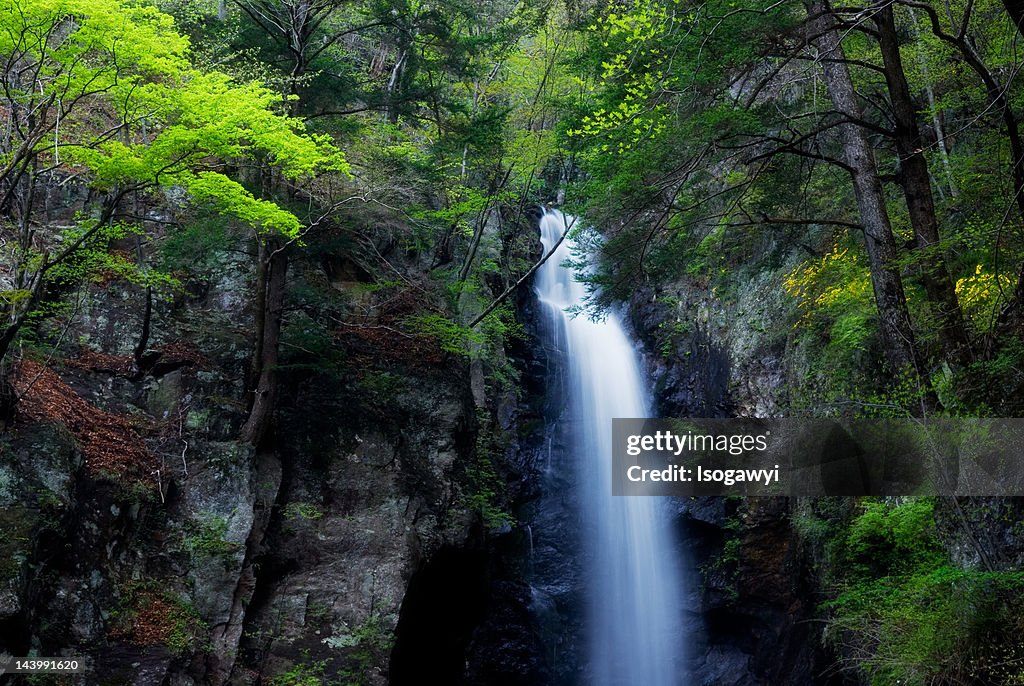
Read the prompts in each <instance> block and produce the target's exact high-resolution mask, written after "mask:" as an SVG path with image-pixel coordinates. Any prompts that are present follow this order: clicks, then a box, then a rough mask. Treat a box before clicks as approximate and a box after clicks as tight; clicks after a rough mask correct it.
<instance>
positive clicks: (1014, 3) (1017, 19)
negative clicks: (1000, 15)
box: [1003, 0, 1024, 36]
mask: <svg viewBox="0 0 1024 686" xmlns="http://www.w3.org/2000/svg"><path fill="white" fill-rule="evenodd" d="M1003 6H1004V7H1006V13H1007V14H1009V15H1010V19H1013V23H1014V24H1016V25H1017V30H1018V31H1019V32H1020V34H1021V35H1022V36H1024V0H1003Z"/></svg>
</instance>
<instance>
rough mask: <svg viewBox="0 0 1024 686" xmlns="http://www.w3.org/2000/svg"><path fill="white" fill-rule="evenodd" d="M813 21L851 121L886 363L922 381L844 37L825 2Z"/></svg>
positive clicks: (830, 79) (847, 128) (814, 7)
mask: <svg viewBox="0 0 1024 686" xmlns="http://www.w3.org/2000/svg"><path fill="white" fill-rule="evenodd" d="M807 9H808V14H809V16H810V17H811V18H812V20H811V22H810V24H811V25H810V26H809V27H808V28H809V32H810V34H811V35H813V36H815V38H814V39H813V41H812V44H813V45H814V46H815V47H816V48H817V49H818V52H819V53H820V55H821V56H822V57H827V58H828V59H826V60H822V63H821V68H822V71H823V73H824V77H825V83H826V85H827V87H828V91H829V95H830V97H831V99H832V104H833V105H834V106H835V108H836V110H838V111H839V112H841V113H843V114H845V115H847V116H848V117H849V118H850V119H851V120H852V121H851V122H849V123H846V124H843V125H842V126H841V127H840V131H841V134H842V138H843V149H844V150H843V153H844V157H845V160H844V161H845V163H846V165H847V166H848V167H849V171H850V175H851V176H852V178H853V188H854V193H855V195H856V198H857V207H858V209H859V210H860V216H861V223H862V224H863V226H864V241H865V244H866V246H867V253H868V261H869V263H870V266H871V285H872V288H873V290H874V294H875V306H876V307H877V309H878V320H879V328H880V330H881V336H882V344H883V345H884V346H885V355H886V359H887V360H888V362H889V365H890V367H892V370H893V372H894V373H900V372H903V371H904V370H906V369H907V368H908V367H910V368H912V369H913V370H914V371H916V372H917V373H918V375H920V373H921V370H922V365H921V363H920V361H919V356H918V350H917V344H916V342H915V339H914V332H913V329H912V328H911V325H910V314H909V312H908V311H907V298H906V294H905V292H904V290H903V282H902V280H901V279H900V273H899V271H898V269H897V267H896V265H895V260H896V239H895V237H894V236H893V233H892V225H891V224H890V222H889V215H888V212H887V211H886V207H885V196H884V194H883V192H882V182H881V180H880V179H879V178H878V168H877V165H876V162H875V155H874V150H873V149H872V146H871V142H870V141H869V140H868V137H867V132H866V131H865V130H864V129H863V128H862V127H860V126H858V125H857V124H855V123H853V121H857V120H860V119H863V116H862V113H861V108H860V105H859V103H858V102H857V95H856V92H855V91H854V87H853V79H852V78H851V77H850V70H849V68H848V67H847V65H846V62H844V59H845V55H844V53H843V48H842V45H841V44H840V39H839V33H838V32H837V31H836V29H835V28H830V24H831V22H832V16H831V7H830V5H829V3H828V2H827V1H826V0H818V1H816V2H811V3H809V4H808V5H807Z"/></svg>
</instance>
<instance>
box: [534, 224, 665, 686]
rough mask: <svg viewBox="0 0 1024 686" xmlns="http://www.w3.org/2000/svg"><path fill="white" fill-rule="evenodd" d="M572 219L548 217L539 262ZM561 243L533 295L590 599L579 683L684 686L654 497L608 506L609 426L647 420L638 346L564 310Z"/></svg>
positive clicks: (612, 326) (570, 289) (568, 289)
mask: <svg viewBox="0 0 1024 686" xmlns="http://www.w3.org/2000/svg"><path fill="white" fill-rule="evenodd" d="M573 221H574V219H573V218H572V217H568V216H566V215H563V214H562V213H561V212H559V211H551V210H549V211H547V212H545V214H544V216H543V217H542V219H541V222H540V227H541V240H542V241H543V243H544V249H545V253H546V252H547V251H549V250H551V247H552V246H553V245H554V244H555V243H556V242H557V241H558V239H559V237H560V236H561V235H562V233H563V231H564V230H565V227H566V224H568V225H569V226H570V227H571V226H572V222H573ZM570 255H571V245H570V241H569V239H566V240H565V241H563V242H562V244H561V245H560V246H559V248H558V250H557V251H556V252H555V253H554V254H553V255H552V256H551V258H549V259H548V261H547V262H546V263H545V264H544V265H543V266H542V267H541V268H540V270H539V271H538V273H537V280H536V291H537V297H538V299H539V300H540V302H541V304H542V308H543V310H544V313H545V316H547V317H548V320H549V321H548V323H549V325H550V330H551V331H552V335H553V336H554V337H555V339H556V341H555V343H556V344H557V345H559V346H561V347H563V348H564V350H563V352H564V353H565V357H566V359H567V361H566V364H567V365H568V366H569V372H568V375H567V379H566V386H567V388H566V393H567V394H568V398H567V416H564V417H563V421H569V422H571V423H572V427H571V429H570V431H569V434H570V444H571V450H570V453H571V454H572V456H573V458H574V459H575V461H576V463H577V464H576V472H575V473H576V475H577V476H576V487H577V488H578V489H580V492H579V498H578V502H579V509H580V510H581V512H579V516H580V518H581V526H580V530H581V531H582V532H584V533H583V536H584V541H583V544H584V551H585V553H586V558H585V559H586V565H585V566H584V568H583V570H582V578H583V579H584V580H585V582H586V585H587V591H588V596H589V597H588V613H587V615H586V619H585V631H586V633H587V641H588V655H587V668H586V670H585V672H586V674H588V676H589V679H588V681H589V683H590V684H592V685H593V686H681V684H683V683H684V678H683V676H682V671H681V665H683V663H684V661H683V658H684V649H685V647H684V645H683V643H684V642H683V633H682V631H681V615H682V601H681V598H682V596H683V594H682V593H681V588H680V586H681V585H682V583H683V578H682V575H681V573H680V569H679V565H678V561H677V549H676V546H675V543H674V541H673V539H672V536H671V531H670V530H669V528H668V523H667V517H665V516H664V513H663V511H662V510H663V508H662V505H663V503H662V502H661V501H660V499H658V498H654V497H621V496H620V497H615V496H612V486H611V458H612V455H611V451H612V448H611V446H612V418H614V417H646V416H647V415H648V412H649V409H648V398H647V394H646V392H645V390H644V386H643V382H642V377H641V374H640V365H639V360H638V359H637V354H636V350H635V346H634V345H633V343H632V342H631V341H630V340H629V338H628V337H627V336H626V333H625V331H624V330H623V328H622V325H621V323H620V321H619V319H618V318H617V317H616V316H615V315H614V314H609V315H608V316H607V318H605V319H604V320H603V321H599V322H595V321H592V320H590V319H589V318H588V317H587V316H586V315H583V314H581V315H579V316H576V317H573V316H571V315H570V314H568V313H566V311H565V310H566V308H568V307H571V306H573V305H578V304H580V303H581V302H582V301H583V298H584V296H585V294H586V290H585V287H584V286H583V284H581V283H579V282H578V281H576V280H575V278H574V276H573V273H572V272H571V271H570V270H569V269H567V268H565V267H563V266H562V263H563V262H564V261H565V260H566V259H567V258H569V257H570Z"/></svg>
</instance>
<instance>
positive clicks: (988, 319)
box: [956, 264, 1013, 333]
mask: <svg viewBox="0 0 1024 686" xmlns="http://www.w3.org/2000/svg"><path fill="white" fill-rule="evenodd" d="M1012 292H1013V279H1012V278H1011V277H1010V276H1009V275H1007V274H996V273H994V272H990V271H988V270H986V269H985V267H983V266H982V265H980V264H979V265H978V266H977V268H976V269H975V270H974V273H973V274H972V275H970V276H968V277H965V278H963V279H957V282H956V294H957V295H958V296H959V297H960V307H961V308H963V311H964V315H965V316H966V317H967V320H968V322H969V323H970V326H971V328H973V329H974V330H975V331H978V332H979V333H980V332H985V331H988V330H989V329H991V328H992V325H993V324H994V323H995V319H996V317H997V316H998V315H999V306H1000V304H1001V303H1003V302H1005V300H1006V298H1007V296H1008V295H1009V294H1010V293H1012Z"/></svg>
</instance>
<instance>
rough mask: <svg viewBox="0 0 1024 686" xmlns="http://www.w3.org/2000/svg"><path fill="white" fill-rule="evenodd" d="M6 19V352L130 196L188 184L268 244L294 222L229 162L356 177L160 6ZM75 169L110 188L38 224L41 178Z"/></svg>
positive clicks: (34, 8) (287, 234) (90, 0)
mask: <svg viewBox="0 0 1024 686" xmlns="http://www.w3.org/2000/svg"><path fill="white" fill-rule="evenodd" d="M0 25H2V29H3V38H2V39H0V40H3V42H2V43H0V55H2V56H3V57H4V59H5V64H6V75H5V76H6V78H5V81H4V83H5V85H6V88H5V91H4V97H5V103H6V106H5V110H6V112H5V114H6V116H7V118H8V122H7V123H8V124H9V127H8V130H9V131H12V132H13V133H12V136H11V137H9V138H8V139H7V141H6V142H5V143H6V146H5V148H4V151H3V152H4V157H3V158H2V159H3V162H4V167H3V171H2V172H0V188H2V189H3V191H4V193H5V204H4V209H5V211H6V214H7V216H9V217H11V218H12V219H13V220H15V222H16V224H17V226H18V227H19V233H18V241H17V242H16V244H15V247H14V249H13V250H12V251H11V257H12V258H13V261H14V263H15V270H14V272H15V279H14V283H13V284H12V288H8V289H6V291H5V297H4V302H3V307H4V328H3V330H2V333H0V358H2V356H3V355H5V354H6V353H7V352H8V350H9V348H10V345H11V343H12V342H13V341H14V339H15V337H16V336H17V334H18V331H19V329H20V328H21V327H22V326H23V325H24V324H25V322H26V320H27V319H28V317H29V315H30V314H31V313H32V312H33V310H34V309H35V308H36V306H37V305H38V303H39V301H40V299H41V298H42V297H43V295H44V293H45V290H46V286H47V283H48V276H49V274H50V273H51V272H52V271H53V270H54V269H55V268H56V267H58V266H59V265H62V264H65V263H68V262H69V261H71V260H73V259H74V258H75V257H76V256H78V255H79V254H80V253H81V251H82V250H83V249H84V248H85V247H87V246H88V245H90V243H91V242H93V241H94V240H96V239H98V238H101V237H102V232H103V230H104V229H105V228H106V227H108V226H110V224H111V223H112V221H114V219H115V218H116V216H117V213H118V208H119V205H120V204H121V202H122V200H123V199H124V198H125V197H126V196H127V195H128V194H130V193H139V192H147V191H154V190H156V189H159V188H180V189H182V190H184V191H185V192H187V194H188V196H189V197H190V198H191V200H192V202H195V203H202V204H206V205H209V206H211V207H213V208H214V209H216V210H217V211H218V212H221V213H224V214H227V215H230V216H232V217H234V218H236V219H237V220H238V221H240V222H242V223H243V224H245V225H247V226H249V227H250V228H251V229H252V231H253V233H254V235H255V236H256V237H257V240H258V241H260V242H262V241H267V240H274V238H272V237H275V236H279V237H281V239H282V240H285V241H295V240H297V238H298V237H299V235H300V233H301V232H302V230H303V226H302V224H301V222H300V221H299V219H298V218H297V217H296V216H295V215H294V214H293V213H292V212H290V211H288V210H287V209H285V208H283V207H282V206H281V205H279V204H278V203H275V202H273V201H270V200H264V199H261V198H258V197H256V195H254V194H253V192H251V191H250V190H248V189H247V188H245V187H244V186H243V185H242V184H241V183H240V182H239V181H237V180H235V179H232V178H231V177H230V176H229V175H228V173H226V171H227V169H226V168H225V163H228V164H233V165H238V164H240V163H241V162H243V161H244V160H249V161H257V162H259V163H260V164H268V165H270V166H271V167H272V168H274V169H276V170H277V173H278V174H279V175H280V176H281V178H283V179H284V180H285V181H286V182H288V183H290V184H294V185H298V186H306V187H308V186H309V182H310V180H311V179H313V178H314V177H316V176H317V175H318V174H323V173H336V174H342V175H344V174H346V173H347V170H348V166H347V163H346V161H345V158H344V156H343V155H342V154H341V152H340V151H339V150H337V149H336V148H335V147H334V146H333V145H332V144H331V142H330V141H329V140H328V139H326V138H325V137H322V136H314V135H309V134H307V133H305V132H304V125H303V124H302V122H300V121H298V120H295V119H291V118H288V117H285V116H282V115H280V114H277V113H275V112H274V108H275V106H276V105H277V103H278V102H279V97H278V96H277V95H276V94H275V93H273V92H272V91H270V90H268V89H266V88H263V87H261V86H258V85H256V84H237V83H234V82H233V81H232V80H231V79H230V78H228V77H227V76H226V75H224V74H220V73H217V72H211V73H201V72H199V71H197V70H195V69H194V68H192V67H191V65H190V64H189V62H188V44H187V41H186V40H185V39H183V38H182V37H181V36H180V35H178V34H177V33H176V32H175V31H174V27H173V22H172V20H171V18H170V17H168V16H167V15H164V14H161V13H159V12H157V11H156V10H154V9H152V8H146V7H142V6H137V5H134V4H131V3H125V2H121V0H59V1H58V0H53V1H52V2H45V3H40V2H29V1H28V0H11V11H10V12H5V13H3V15H2V17H0ZM51 136H52V138H51ZM73 177H77V178H82V179H84V180H85V181H86V182H87V183H88V184H89V187H90V188H91V189H92V191H93V192H95V193H98V194H100V195H101V196H102V200H101V202H100V208H99V211H98V212H97V213H95V214H94V215H93V216H92V217H90V218H88V219H86V220H83V221H82V222H81V224H80V225H79V227H78V228H77V229H76V230H75V231H71V232H65V233H63V234H61V233H59V232H58V230H57V229H56V228H55V227H52V226H48V225H46V224H45V223H44V224H43V225H42V227H41V228H38V229H37V228H35V225H34V223H33V221H34V217H35V214H36V213H37V208H36V207H35V205H34V203H33V202H32V199H33V197H34V195H35V193H36V192H37V188H38V187H39V185H40V184H41V183H43V182H44V181H46V182H53V181H54V180H59V179H62V178H63V179H68V178H73ZM14 200H17V202H14Z"/></svg>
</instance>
